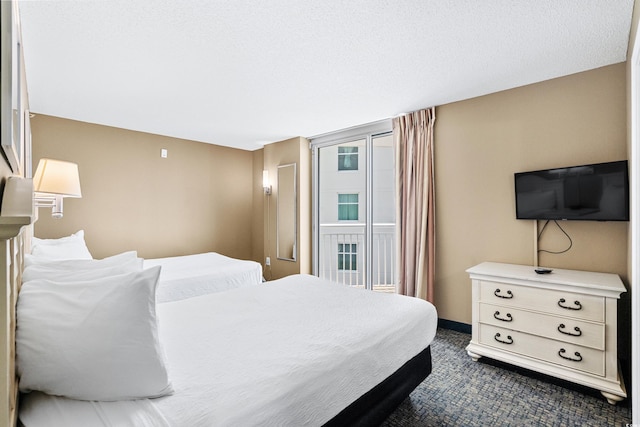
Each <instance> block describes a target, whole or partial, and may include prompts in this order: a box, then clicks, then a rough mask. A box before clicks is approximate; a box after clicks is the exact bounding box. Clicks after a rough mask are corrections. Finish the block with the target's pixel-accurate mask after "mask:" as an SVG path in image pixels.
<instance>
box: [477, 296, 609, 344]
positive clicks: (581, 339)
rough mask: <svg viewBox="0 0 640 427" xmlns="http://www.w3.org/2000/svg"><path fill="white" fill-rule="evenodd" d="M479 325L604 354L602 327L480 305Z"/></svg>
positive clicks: (579, 321) (601, 325)
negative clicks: (521, 333)
mask: <svg viewBox="0 0 640 427" xmlns="http://www.w3.org/2000/svg"><path fill="white" fill-rule="evenodd" d="M479 320H480V323H486V324H489V325H494V326H498V327H502V328H506V329H510V330H515V331H520V332H526V333H529V334H534V335H538V336H541V337H544V338H551V339H555V340H557V341H564V342H568V343H573V344H578V345H581V346H583V347H590V348H594V349H597V350H604V349H605V346H604V336H605V334H604V333H605V326H604V323H594V322H586V321H584V320H578V319H571V318H566V317H560V316H554V315H550V314H541V313H537V312H534V311H528V310H522V309H519V308H513V307H504V306H499V305H494V304H485V303H480V319H479Z"/></svg>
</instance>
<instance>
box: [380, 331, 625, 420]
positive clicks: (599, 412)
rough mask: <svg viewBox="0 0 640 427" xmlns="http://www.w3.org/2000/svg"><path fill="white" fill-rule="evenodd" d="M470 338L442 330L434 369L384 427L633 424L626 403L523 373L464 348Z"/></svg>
mask: <svg viewBox="0 0 640 427" xmlns="http://www.w3.org/2000/svg"><path fill="white" fill-rule="evenodd" d="M470 339H471V336H470V335H468V334H464V333H461V332H455V331H451V330H447V329H438V333H437V335H436V339H435V341H434V342H433V344H432V347H431V352H432V353H431V354H432V359H433V371H432V372H431V375H429V377H428V378H427V379H426V380H425V381H423V382H422V384H420V385H419V386H418V387H417V388H416V389H415V390H414V391H413V393H411V396H409V398H408V399H406V400H405V401H404V402H403V403H402V404H401V405H400V407H398V409H396V411H395V412H394V413H393V414H391V415H390V416H389V418H388V419H387V420H386V421H385V422H384V423H383V425H382V426H383V427H413V426H415V427H418V426H420V427H423V426H438V427H441V426H464V427H472V426H481V427H485V426H491V427H494V426H563V427H565V426H581V427H584V426H619V427H624V426H625V424H627V423H631V409H630V404H629V400H628V399H626V400H624V401H622V402H621V403H618V405H616V406H613V405H610V404H608V403H607V401H606V399H604V398H603V397H602V396H601V395H600V393H599V392H598V391H596V390H592V389H589V388H586V387H582V386H577V385H574V384H569V383H566V382H564V381H560V380H557V379H554V378H549V377H546V376H542V375H540V374H536V373H532V372H530V371H524V370H522V369H518V368H515V367H511V366H510V365H505V364H501V363H499V362H495V361H491V360H489V359H486V358H482V359H480V361H478V362H473V361H472V360H471V358H470V357H469V356H468V355H467V352H466V351H465V350H464V348H465V347H466V345H467V344H468V343H469V340H470Z"/></svg>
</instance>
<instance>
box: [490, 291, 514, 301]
mask: <svg viewBox="0 0 640 427" xmlns="http://www.w3.org/2000/svg"><path fill="white" fill-rule="evenodd" d="M493 294H494V295H495V296H497V297H498V298H505V299H511V298H513V294H512V293H511V291H507V295H500V289H496V290H495V291H494V292H493Z"/></svg>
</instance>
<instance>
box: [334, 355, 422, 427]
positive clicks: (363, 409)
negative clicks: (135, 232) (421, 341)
mask: <svg viewBox="0 0 640 427" xmlns="http://www.w3.org/2000/svg"><path fill="white" fill-rule="evenodd" d="M430 373H431V347H427V348H425V349H424V350H422V352H420V353H418V355H417V356H415V357H414V358H413V359H411V360H409V361H408V362H407V363H405V364H404V365H403V366H402V367H401V368H400V369H398V370H397V371H396V372H394V373H393V374H391V376H389V377H388V378H387V379H386V380H384V381H383V382H381V383H380V384H378V385H377V386H375V387H374V388H372V389H371V390H369V391H368V392H367V393H366V394H364V395H362V396H361V397H360V398H358V400H356V401H355V402H353V403H352V404H351V405H349V406H347V407H346V408H345V409H343V410H342V411H341V412H340V413H339V414H338V415H336V416H335V417H333V418H332V419H331V420H329V422H327V423H326V424H325V425H324V427H340V426H352V427H369V426H377V425H380V424H382V422H383V421H384V420H385V419H387V417H388V416H389V415H391V413H392V412H393V411H394V410H395V409H396V408H397V407H398V405H400V404H401V403H402V402H403V401H404V400H405V399H406V398H407V397H408V396H409V394H411V392H412V391H413V390H414V389H415V388H416V387H417V386H418V384H420V383H421V382H422V381H423V380H424V379H425V378H427V377H428V376H429V374H430Z"/></svg>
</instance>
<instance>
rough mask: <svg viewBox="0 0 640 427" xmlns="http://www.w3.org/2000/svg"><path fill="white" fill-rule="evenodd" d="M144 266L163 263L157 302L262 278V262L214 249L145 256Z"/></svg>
mask: <svg viewBox="0 0 640 427" xmlns="http://www.w3.org/2000/svg"><path fill="white" fill-rule="evenodd" d="M143 265H144V268H150V267H154V266H156V265H160V266H162V271H161V273H160V282H159V283H158V288H157V291H156V292H157V294H156V302H158V303H162V302H168V301H178V300H181V299H185V298H191V297H194V296H199V295H205V294H209V293H213V292H220V291H226V290H229V289H234V288H238V287H240V286H248V285H257V284H259V283H261V282H262V266H261V265H260V264H259V263H257V262H255V261H245V260H240V259H235V258H229V257H227V256H224V255H220V254H218V253H215V252H207V253H202V254H196V255H185V256H177V257H169V258H155V259H145V260H144V264H143Z"/></svg>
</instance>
